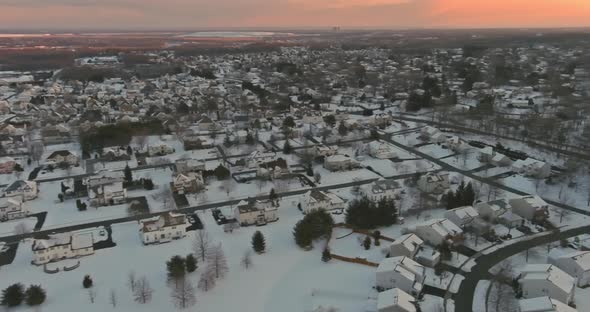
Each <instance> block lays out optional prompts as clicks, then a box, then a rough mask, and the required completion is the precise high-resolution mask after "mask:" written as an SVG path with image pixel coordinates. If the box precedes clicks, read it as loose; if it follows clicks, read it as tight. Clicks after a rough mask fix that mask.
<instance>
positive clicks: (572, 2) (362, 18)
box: [0, 0, 590, 30]
mask: <svg viewBox="0 0 590 312" xmlns="http://www.w3.org/2000/svg"><path fill="white" fill-rule="evenodd" d="M334 25H339V26H342V27H390V28H407V27H411V28H413V27H426V28H434V27H577V26H590V0H0V29H19V28H27V29H39V28H41V29H73V30H75V29H80V28H104V29H113V28H149V29H162V28H203V27H314V26H316V27H317V26H321V27H327V26H334Z"/></svg>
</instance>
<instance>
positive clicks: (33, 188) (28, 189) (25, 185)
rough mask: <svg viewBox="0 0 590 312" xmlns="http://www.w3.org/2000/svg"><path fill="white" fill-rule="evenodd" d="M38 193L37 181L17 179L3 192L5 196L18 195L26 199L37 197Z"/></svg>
mask: <svg viewBox="0 0 590 312" xmlns="http://www.w3.org/2000/svg"><path fill="white" fill-rule="evenodd" d="M38 193H39V190H38V189H37V182H35V181H23V180H17V181H14V182H12V183H11V184H9V185H8V186H7V187H6V188H5V189H4V192H3V193H2V194H3V196H5V197H13V196H17V197H20V198H22V199H23V200H25V201H26V200H32V199H35V198H37V194H38Z"/></svg>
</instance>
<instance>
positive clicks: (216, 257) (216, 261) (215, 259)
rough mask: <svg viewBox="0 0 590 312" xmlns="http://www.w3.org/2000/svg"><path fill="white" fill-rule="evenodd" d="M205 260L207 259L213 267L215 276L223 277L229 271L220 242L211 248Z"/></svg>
mask: <svg viewBox="0 0 590 312" xmlns="http://www.w3.org/2000/svg"><path fill="white" fill-rule="evenodd" d="M207 260H208V261H209V265H211V267H212V268H213V271H214V273H215V274H214V275H215V278H223V277H224V276H225V275H226V274H227V272H228V271H229V268H228V266H227V259H226V258H225V254H224V252H223V247H222V246H221V243H219V244H217V246H214V247H213V248H211V253H210V255H209V258H208V259H207Z"/></svg>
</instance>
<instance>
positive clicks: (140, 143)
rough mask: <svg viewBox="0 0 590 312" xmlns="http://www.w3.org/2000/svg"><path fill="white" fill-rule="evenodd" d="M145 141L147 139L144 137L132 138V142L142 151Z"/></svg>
mask: <svg viewBox="0 0 590 312" xmlns="http://www.w3.org/2000/svg"><path fill="white" fill-rule="evenodd" d="M147 141H148V137H147V136H144V135H141V136H136V137H134V138H133V142H134V143H135V144H137V145H138V146H139V149H140V150H143V149H144V148H145V146H146V144H147Z"/></svg>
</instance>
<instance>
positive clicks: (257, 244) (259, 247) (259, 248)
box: [252, 231, 266, 254]
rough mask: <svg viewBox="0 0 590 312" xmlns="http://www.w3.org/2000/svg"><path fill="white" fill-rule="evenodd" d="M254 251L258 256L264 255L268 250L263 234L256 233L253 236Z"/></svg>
mask: <svg viewBox="0 0 590 312" xmlns="http://www.w3.org/2000/svg"><path fill="white" fill-rule="evenodd" d="M252 249H254V251H255V252H256V253H258V254H261V253H264V251H265V250H266V241H265V239H264V235H262V232H260V231H256V232H254V235H252Z"/></svg>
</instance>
